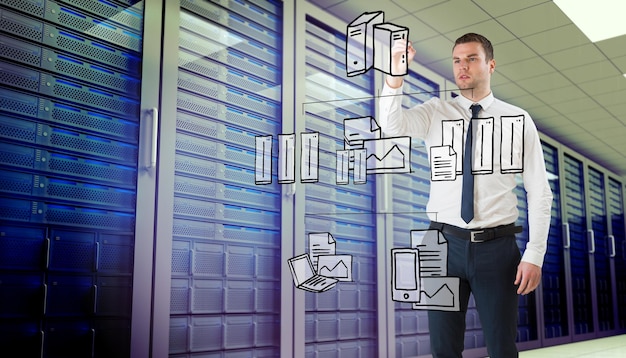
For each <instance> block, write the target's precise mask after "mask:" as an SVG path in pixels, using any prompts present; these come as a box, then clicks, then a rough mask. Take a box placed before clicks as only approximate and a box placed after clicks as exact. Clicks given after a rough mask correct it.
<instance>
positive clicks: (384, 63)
mask: <svg viewBox="0 0 626 358" xmlns="http://www.w3.org/2000/svg"><path fill="white" fill-rule="evenodd" d="M384 17H385V14H384V13H383V12H382V11H374V12H365V13H362V14H361V15H359V16H358V17H357V18H356V19H354V20H353V21H352V22H351V23H349V24H348V27H347V29H346V72H347V74H348V77H352V76H357V75H360V74H363V73H365V72H367V71H369V69H370V68H372V67H373V68H375V69H377V70H379V71H382V72H384V73H387V74H390V75H392V76H404V75H406V74H407V73H408V68H409V66H408V63H406V62H405V64H406V66H400V68H398V69H396V72H394V73H392V71H391V47H392V46H393V43H394V41H396V40H398V39H407V40H408V38H409V29H408V28H407V27H404V26H399V25H395V24H392V23H386V22H384ZM407 46H408V41H407ZM407 52H408V47H407V48H405V55H404V59H406V58H407V57H408V56H407Z"/></svg>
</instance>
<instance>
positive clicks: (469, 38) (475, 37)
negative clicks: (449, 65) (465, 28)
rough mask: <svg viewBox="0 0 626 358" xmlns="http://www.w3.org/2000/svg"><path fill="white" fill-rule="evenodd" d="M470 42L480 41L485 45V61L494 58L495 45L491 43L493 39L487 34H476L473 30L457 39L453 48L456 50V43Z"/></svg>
mask: <svg viewBox="0 0 626 358" xmlns="http://www.w3.org/2000/svg"><path fill="white" fill-rule="evenodd" d="M468 42H478V43H480V44H481V45H482V46H483V49H484V50H485V61H490V60H493V46H492V45H491V41H489V40H488V39H487V38H486V37H485V36H483V35H479V34H475V33H473V32H469V33H467V34H465V35H463V36H461V37H459V38H458V39H456V41H455V42H454V46H453V47H452V49H453V50H454V48H455V47H456V45H459V44H464V43H468Z"/></svg>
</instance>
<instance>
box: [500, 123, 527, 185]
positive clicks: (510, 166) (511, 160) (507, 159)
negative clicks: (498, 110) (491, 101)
mask: <svg viewBox="0 0 626 358" xmlns="http://www.w3.org/2000/svg"><path fill="white" fill-rule="evenodd" d="M524 119H525V117H524V115H523V114H521V115H519V116H502V117H500V121H501V126H500V128H501V135H502V140H501V141H500V146H501V147H500V172H501V173H502V174H512V173H522V172H523V171H524V125H525V121H524Z"/></svg>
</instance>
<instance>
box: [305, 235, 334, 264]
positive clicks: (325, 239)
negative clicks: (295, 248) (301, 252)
mask: <svg viewBox="0 0 626 358" xmlns="http://www.w3.org/2000/svg"><path fill="white" fill-rule="evenodd" d="M336 250H337V242H336V241H335V238H334V237H333V235H331V234H330V233H329V232H312V233H309V253H310V254H311V260H312V261H313V267H314V268H315V270H316V271H317V269H318V265H317V257H318V256H320V255H334V254H335V252H336Z"/></svg>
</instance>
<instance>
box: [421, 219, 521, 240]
mask: <svg viewBox="0 0 626 358" xmlns="http://www.w3.org/2000/svg"><path fill="white" fill-rule="evenodd" d="M430 228H431V229H437V230H439V231H441V232H442V233H443V234H444V235H445V234H450V235H452V236H455V237H460V238H462V239H465V240H469V241H471V242H485V241H489V240H493V239H497V238H499V237H503V236H509V235H515V234H519V233H520V232H522V227H521V226H516V225H515V224H508V225H502V226H496V227H492V228H487V229H463V228H460V227H458V226H454V225H450V224H444V223H440V222H436V221H432V222H431V223H430Z"/></svg>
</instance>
